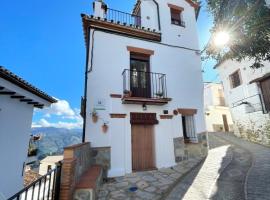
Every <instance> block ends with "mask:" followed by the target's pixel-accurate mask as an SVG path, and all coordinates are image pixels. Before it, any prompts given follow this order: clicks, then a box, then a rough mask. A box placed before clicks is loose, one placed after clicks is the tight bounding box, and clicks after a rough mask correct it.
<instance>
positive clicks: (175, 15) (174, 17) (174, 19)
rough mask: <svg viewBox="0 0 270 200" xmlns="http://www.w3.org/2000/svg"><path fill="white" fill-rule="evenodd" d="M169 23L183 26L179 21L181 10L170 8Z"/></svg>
mask: <svg viewBox="0 0 270 200" xmlns="http://www.w3.org/2000/svg"><path fill="white" fill-rule="evenodd" d="M171 23H172V24H175V25H178V26H184V22H183V21H182V20H181V10H178V9H174V8H171Z"/></svg>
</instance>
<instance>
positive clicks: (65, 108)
mask: <svg viewBox="0 0 270 200" xmlns="http://www.w3.org/2000/svg"><path fill="white" fill-rule="evenodd" d="M37 112H42V113H44V115H45V117H47V118H49V117H50V116H51V115H57V116H62V117H63V118H69V119H73V118H74V117H75V115H76V113H75V111H74V110H73V109H72V108H71V107H70V105H69V103H68V102H67V101H66V100H60V99H57V103H54V104H52V105H51V107H49V108H45V109H43V110H41V111H37Z"/></svg>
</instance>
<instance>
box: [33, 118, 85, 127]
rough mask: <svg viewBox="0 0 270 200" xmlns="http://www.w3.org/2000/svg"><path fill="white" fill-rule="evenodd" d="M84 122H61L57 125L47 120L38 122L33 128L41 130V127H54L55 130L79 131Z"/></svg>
mask: <svg viewBox="0 0 270 200" xmlns="http://www.w3.org/2000/svg"><path fill="white" fill-rule="evenodd" d="M82 126H83V122H82V120H80V121H75V122H63V121H59V122H56V123H51V122H48V121H47V120H46V119H41V120H39V121H38V122H35V123H33V124H32V128H40V127H54V128H67V129H79V128H82Z"/></svg>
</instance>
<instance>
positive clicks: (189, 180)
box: [166, 145, 232, 200]
mask: <svg viewBox="0 0 270 200" xmlns="http://www.w3.org/2000/svg"><path fill="white" fill-rule="evenodd" d="M231 160H232V152H231V149H230V145H224V146H221V147H217V148H215V149H213V150H211V151H209V153H208V157H207V158H206V160H205V161H204V163H203V164H202V165H200V166H199V167H197V168H196V169H194V170H193V171H192V173H191V175H190V174H189V175H188V176H187V177H185V178H184V180H181V181H180V182H179V184H178V185H177V186H176V187H175V188H174V189H173V190H172V192H171V193H170V194H169V195H168V197H167V198H166V199H167V200H173V199H186V200H192V199H198V200H199V199H209V195H210V194H211V191H212V189H213V187H214V184H215V182H216V180H217V179H218V177H219V175H220V173H221V172H222V171H223V170H224V169H225V168H226V167H227V166H228V164H229V163H230V162H231Z"/></svg>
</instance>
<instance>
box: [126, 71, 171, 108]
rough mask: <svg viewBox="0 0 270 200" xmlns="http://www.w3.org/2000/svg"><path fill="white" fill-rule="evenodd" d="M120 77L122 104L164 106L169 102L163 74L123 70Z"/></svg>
mask: <svg viewBox="0 0 270 200" xmlns="http://www.w3.org/2000/svg"><path fill="white" fill-rule="evenodd" d="M122 75H123V93H124V95H123V98H122V102H123V103H124V104H148V105H164V104H167V103H168V102H169V101H171V98H168V97H167V85H166V75H165V74H161V73H154V72H145V71H137V70H129V69H125V70H124V71H123V73H122Z"/></svg>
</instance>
